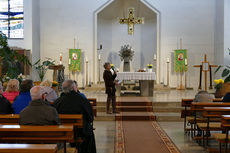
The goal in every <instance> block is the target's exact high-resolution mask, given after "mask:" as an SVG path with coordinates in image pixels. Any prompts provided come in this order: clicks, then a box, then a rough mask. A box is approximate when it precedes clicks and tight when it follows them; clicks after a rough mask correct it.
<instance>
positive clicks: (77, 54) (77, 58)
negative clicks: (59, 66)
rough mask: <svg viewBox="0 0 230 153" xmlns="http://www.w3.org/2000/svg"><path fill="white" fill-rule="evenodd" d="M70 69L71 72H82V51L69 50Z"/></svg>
mask: <svg viewBox="0 0 230 153" xmlns="http://www.w3.org/2000/svg"><path fill="white" fill-rule="evenodd" d="M69 69H70V70H71V71H78V72H80V71H81V50H80V49H69Z"/></svg>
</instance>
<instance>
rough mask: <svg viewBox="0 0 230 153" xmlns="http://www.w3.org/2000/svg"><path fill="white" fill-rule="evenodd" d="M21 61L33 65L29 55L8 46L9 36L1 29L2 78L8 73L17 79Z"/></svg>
mask: <svg viewBox="0 0 230 153" xmlns="http://www.w3.org/2000/svg"><path fill="white" fill-rule="evenodd" d="M20 63H23V64H26V65H30V66H31V63H30V61H29V59H28V57H27V56H25V55H20V54H18V53H17V52H16V51H15V50H13V49H11V48H10V47H9V46H8V42H7V37H6V36H5V35H4V34H3V33H2V32H1V31H0V78H3V76H4V75H6V76H7V77H9V78H11V79H17V78H18V75H19V73H20V70H19V69H18V65H19V64H20Z"/></svg>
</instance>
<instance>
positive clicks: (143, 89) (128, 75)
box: [116, 72, 156, 97]
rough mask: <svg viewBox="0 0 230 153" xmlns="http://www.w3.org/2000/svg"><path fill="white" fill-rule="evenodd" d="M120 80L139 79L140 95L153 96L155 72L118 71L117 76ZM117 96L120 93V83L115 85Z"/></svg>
mask: <svg viewBox="0 0 230 153" xmlns="http://www.w3.org/2000/svg"><path fill="white" fill-rule="evenodd" d="M116 80H118V81H119V82H121V81H139V86H140V87H139V88H140V95H141V96H143V97H146V96H147V97H149V96H153V88H154V80H156V74H155V72H118V73H117V78H116ZM116 89H117V96H120V95H121V90H122V88H121V85H117V86H116Z"/></svg>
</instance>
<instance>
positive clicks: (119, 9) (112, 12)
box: [98, 0, 156, 20]
mask: <svg viewBox="0 0 230 153" xmlns="http://www.w3.org/2000/svg"><path fill="white" fill-rule="evenodd" d="M128 8H134V9H135V12H134V15H135V17H144V18H145V20H148V19H155V18H156V13H154V12H153V11H152V10H151V9H149V8H148V7H147V6H146V5H145V4H143V3H142V2H141V1H140V0H114V2H112V3H111V4H110V5H108V6H107V7H106V8H104V9H103V10H102V11H101V12H100V13H98V17H100V18H103V19H107V20H111V19H116V18H121V17H127V16H128Z"/></svg>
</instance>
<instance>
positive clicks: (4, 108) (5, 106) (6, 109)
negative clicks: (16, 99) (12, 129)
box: [0, 95, 14, 114]
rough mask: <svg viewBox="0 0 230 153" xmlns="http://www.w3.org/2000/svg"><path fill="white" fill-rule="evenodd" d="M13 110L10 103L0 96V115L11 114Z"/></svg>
mask: <svg viewBox="0 0 230 153" xmlns="http://www.w3.org/2000/svg"><path fill="white" fill-rule="evenodd" d="M13 113H14V110H13V108H12V106H11V103H10V102H9V101H8V100H7V99H6V98H5V97H4V96H3V95H0V114H13Z"/></svg>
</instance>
